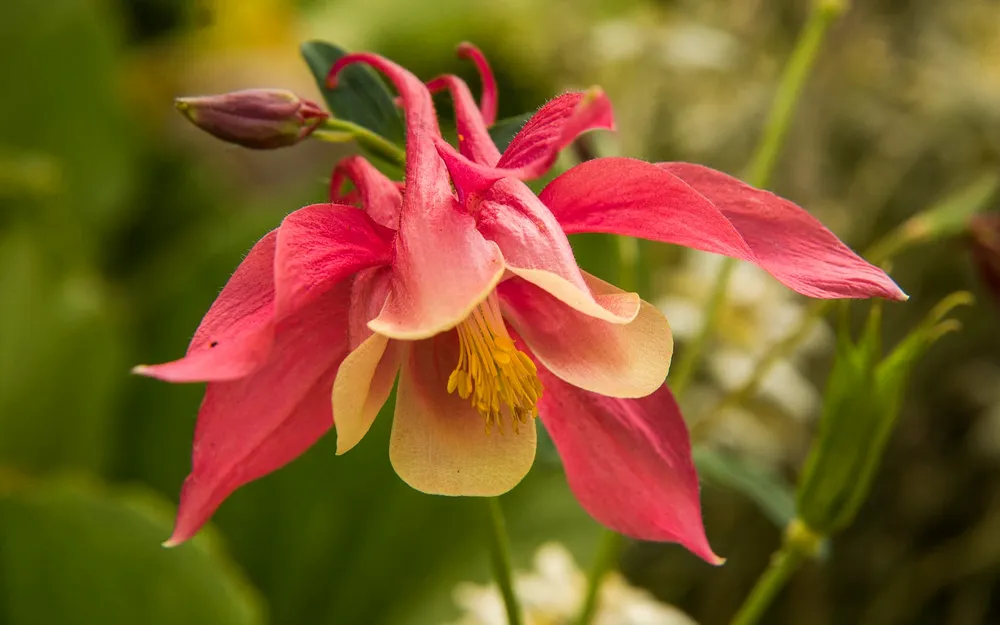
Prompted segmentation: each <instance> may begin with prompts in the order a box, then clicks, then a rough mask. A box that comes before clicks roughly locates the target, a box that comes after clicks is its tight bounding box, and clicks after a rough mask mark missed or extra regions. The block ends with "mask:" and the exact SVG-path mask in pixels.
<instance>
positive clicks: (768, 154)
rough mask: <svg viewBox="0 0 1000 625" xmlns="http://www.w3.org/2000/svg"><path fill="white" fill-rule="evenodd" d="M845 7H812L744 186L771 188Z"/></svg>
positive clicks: (718, 299)
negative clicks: (820, 56) (808, 85)
mask: <svg viewBox="0 0 1000 625" xmlns="http://www.w3.org/2000/svg"><path fill="white" fill-rule="evenodd" d="M846 8H847V1H846V0H817V1H816V2H815V3H814V5H813V9H812V14H811V15H810V17H809V21H808V22H807V23H806V25H805V28H804V29H803V31H802V34H801V35H799V39H798V42H797V43H796V44H795V50H793V51H792V56H791V58H789V60H788V64H787V65H786V66H785V71H784V73H783V74H782V76H781V82H780V83H779V84H778V91H777V93H776V94H775V97H774V103H773V104H772V105H771V112H770V114H769V115H768V118H767V124H766V125H765V126H764V133H763V135H761V138H760V142H759V143H758V144H757V148H756V149H755V150H754V153H753V156H752V157H751V159H750V165H749V166H748V167H747V169H746V173H745V174H744V176H743V179H744V180H746V181H747V182H748V183H749V184H751V185H753V186H755V187H758V188H764V187H767V186H768V185H769V184H770V182H771V174H772V173H773V172H774V166H775V164H776V163H777V160H778V154H779V153H780V151H781V146H782V145H783V144H784V142H785V135H787V134H788V127H789V125H790V123H791V120H792V114H793V113H794V112H795V106H796V104H798V101H799V96H800V95H801V93H802V88H803V87H804V86H805V83H806V80H807V79H808V78H809V74H810V72H811V70H812V68H813V65H815V62H816V57H817V56H818V53H819V50H820V47H821V46H822V44H823V40H824V39H825V38H826V33H827V31H828V30H829V28H830V25H831V24H832V23H833V21H834V19H836V18H837V17H838V16H839V15H840V14H841V13H843V12H844V10H845V9H846ZM736 263H737V261H736V260H735V259H733V258H727V259H725V260H724V261H723V263H722V266H721V267H720V268H719V273H718V274H716V277H715V286H713V287H712V294H711V296H710V298H709V301H708V306H707V307H706V309H705V316H704V322H703V323H702V326H701V330H700V331H699V332H698V335H697V336H696V337H695V338H694V340H693V341H691V344H690V345H688V346H687V348H686V349H685V350H684V352H683V353H682V354H681V355H680V358H678V360H677V362H676V363H675V364H674V366H673V370H672V371H671V378H670V386H671V388H672V389H673V391H674V393H675V394H678V395H679V394H681V393H682V392H683V391H684V389H686V388H687V385H688V383H689V382H690V380H691V377H692V376H693V375H694V373H695V371H696V370H697V367H698V363H699V361H700V359H701V354H702V352H704V351H705V348H706V347H707V346H708V343H709V342H710V341H711V339H712V337H713V335H714V334H715V329H716V325H718V321H719V315H720V314H721V311H722V309H723V307H724V305H725V303H726V293H727V292H728V290H729V281H730V279H731V278H732V275H733V270H734V269H735V267H736Z"/></svg>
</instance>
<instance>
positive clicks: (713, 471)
mask: <svg viewBox="0 0 1000 625" xmlns="http://www.w3.org/2000/svg"><path fill="white" fill-rule="evenodd" d="M694 462H695V465H696V466H697V467H698V475H700V476H701V478H702V479H703V480H705V481H706V482H707V483H709V484H713V485H715V486H719V487H722V488H728V489H730V490H733V491H736V492H738V493H741V494H743V495H745V496H746V497H747V498H748V499H750V500H751V501H753V502H754V503H755V504H757V506H758V507H759V508H760V510H761V512H763V513H764V514H765V515H766V516H767V518H768V519H770V520H771V522H773V523H774V524H775V525H776V526H777V527H779V528H783V527H785V526H787V525H788V523H789V522H790V521H791V520H792V518H794V516H795V495H794V492H793V490H792V486H791V484H789V483H787V482H786V481H785V479H784V478H782V477H781V476H780V475H778V474H777V473H774V472H772V471H770V470H769V469H767V468H766V467H763V466H759V465H756V464H754V463H752V462H749V461H747V460H745V459H742V458H738V457H736V456H733V455H731V454H725V453H722V452H719V451H715V450H713V449H708V448H706V447H698V448H695V450H694Z"/></svg>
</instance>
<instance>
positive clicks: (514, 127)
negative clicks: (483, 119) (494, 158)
mask: <svg viewBox="0 0 1000 625" xmlns="http://www.w3.org/2000/svg"><path fill="white" fill-rule="evenodd" d="M532 115H534V113H522V114H521V115H515V116H514V117H505V118H503V119H501V120H499V121H498V122H497V123H495V124H493V127H492V128H490V138H491V139H493V143H495V144H496V145H497V149H498V150H500V151H501V152H503V151H504V150H506V149H507V146H508V145H510V142H511V140H513V139H514V136H515V135H516V134H517V133H518V132H520V131H521V128H523V127H524V125H525V124H526V123H527V122H528V120H529V119H531V117H532Z"/></svg>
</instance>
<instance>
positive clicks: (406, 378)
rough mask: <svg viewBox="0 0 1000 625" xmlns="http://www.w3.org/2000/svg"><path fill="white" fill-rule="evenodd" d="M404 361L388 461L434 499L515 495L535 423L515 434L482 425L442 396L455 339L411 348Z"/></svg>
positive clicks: (453, 398) (531, 449) (531, 452)
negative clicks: (460, 496) (512, 493)
mask: <svg viewBox="0 0 1000 625" xmlns="http://www.w3.org/2000/svg"><path fill="white" fill-rule="evenodd" d="M408 345H409V352H410V353H409V354H408V355H407V356H406V357H404V359H403V367H402V372H401V373H400V377H399V388H398V390H397V392H396V413H395V416H394V417H393V422H392V436H391V440H390V442H389V460H390V461H391V462H392V466H393V468H394V469H395V470H396V473H397V474H398V475H399V477H400V478H401V479H402V480H403V481H404V482H406V483H407V484H409V485H410V486H412V487H413V488H415V489H417V490H419V491H422V492H425V493H430V494H435V495H465V496H483V497H490V496H495V495H500V494H503V493H505V492H507V491H509V490H510V489H512V488H514V486H516V485H517V484H518V482H520V481H521V479H522V478H524V476H525V475H526V474H527V473H528V470H529V469H530V468H531V465H532V463H533V462H534V459H535V442H536V438H535V421H534V419H529V420H528V422H527V423H525V424H522V425H521V426H520V428H519V432H518V433H516V434H515V433H514V432H512V431H511V429H510V428H506V429H505V431H504V432H503V433H502V434H501V433H500V432H499V431H498V430H497V429H496V428H493V430H492V432H491V433H489V434H487V433H486V427H485V421H484V419H483V417H482V415H480V413H479V412H478V411H477V410H476V409H475V408H473V407H472V406H471V405H470V404H469V401H468V400H463V399H462V398H461V397H459V396H458V395H457V394H454V395H452V394H449V393H448V388H447V385H448V373H449V372H450V371H451V370H452V369H453V368H454V366H455V362H457V358H458V340H457V337H456V336H455V333H454V332H448V333H447V334H445V335H439V336H437V337H434V338H432V339H429V340H425V341H419V342H415V343H410V344H408Z"/></svg>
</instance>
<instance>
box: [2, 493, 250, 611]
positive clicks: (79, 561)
mask: <svg viewBox="0 0 1000 625" xmlns="http://www.w3.org/2000/svg"><path fill="white" fill-rule="evenodd" d="M3 478H6V479H3ZM172 517H173V510H172V507H171V506H169V505H168V504H166V502H164V501H163V500H162V499H160V498H159V497H158V496H154V495H153V494H151V493H150V492H148V491H145V490H137V489H129V490H114V491H110V490H107V489H104V488H100V487H96V486H94V485H91V484H83V483H78V482H75V481H67V480H58V481H47V482H41V483H33V482H30V481H23V480H19V479H18V478H16V477H14V478H12V477H11V476H9V475H7V476H0V594H2V596H3V598H4V600H3V602H0V622H3V623H5V624H7V625H31V624H34V623H74V624H77V625H88V624H93V625H107V624H109V623H143V624H144V625H161V624H162V625H176V624H177V623H184V624H185V625H200V624H204V625H253V624H257V623H262V622H263V617H262V613H261V609H260V605H259V600H258V597H257V593H256V591H254V590H253V588H252V587H251V586H250V585H249V584H248V583H247V581H246V580H245V579H244V578H243V576H242V574H241V573H240V572H239V571H238V570H237V569H236V568H235V567H234V566H233V565H232V564H231V563H230V562H228V561H227V560H226V559H225V558H224V557H222V556H221V554H220V553H219V552H218V550H217V549H216V548H215V546H214V544H213V541H212V540H211V538H212V537H211V536H203V537H200V538H198V539H197V540H194V541H192V542H191V543H190V544H186V545H184V546H181V547H178V548H175V549H165V548H163V547H161V546H160V542H161V541H162V540H163V539H164V537H165V536H167V535H169V533H170V528H171V523H172Z"/></svg>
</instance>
